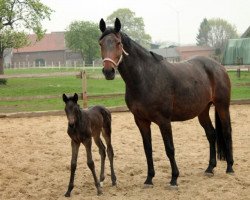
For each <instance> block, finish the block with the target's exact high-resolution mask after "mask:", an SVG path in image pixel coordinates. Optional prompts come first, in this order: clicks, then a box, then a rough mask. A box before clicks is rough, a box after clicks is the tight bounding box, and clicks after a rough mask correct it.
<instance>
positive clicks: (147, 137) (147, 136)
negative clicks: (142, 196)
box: [134, 116, 155, 186]
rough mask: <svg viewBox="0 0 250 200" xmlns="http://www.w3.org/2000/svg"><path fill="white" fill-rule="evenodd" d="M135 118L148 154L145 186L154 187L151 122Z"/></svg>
mask: <svg viewBox="0 0 250 200" xmlns="http://www.w3.org/2000/svg"><path fill="white" fill-rule="evenodd" d="M134 117H135V123H136V125H137V126H138V128H139V130H140V132H141V136H142V141H143V146H144V151H145V154H146V159H147V165H148V175H147V179H146V181H145V182H144V184H145V186H153V182H152V179H153V177H154V176H155V170H154V163H153V155H152V139H151V129H150V124H151V122H150V121H146V120H141V119H139V118H137V117H136V116H134Z"/></svg>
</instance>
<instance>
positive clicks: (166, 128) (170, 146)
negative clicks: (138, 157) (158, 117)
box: [159, 121, 179, 186]
mask: <svg viewBox="0 0 250 200" xmlns="http://www.w3.org/2000/svg"><path fill="white" fill-rule="evenodd" d="M159 127H160V130H161V135H162V138H163V142H164V146H165V150H166V154H167V156H168V158H169V161H170V165H171V169H172V178H171V181H170V186H177V178H178V176H179V170H178V167H177V164H176V161H175V150H174V143H173V136H172V128H171V123H170V121H167V122H163V123H162V124H160V125H159Z"/></svg>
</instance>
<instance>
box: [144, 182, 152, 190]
mask: <svg viewBox="0 0 250 200" xmlns="http://www.w3.org/2000/svg"><path fill="white" fill-rule="evenodd" d="M153 187H154V185H153V184H146V183H144V185H143V189H147V188H153Z"/></svg>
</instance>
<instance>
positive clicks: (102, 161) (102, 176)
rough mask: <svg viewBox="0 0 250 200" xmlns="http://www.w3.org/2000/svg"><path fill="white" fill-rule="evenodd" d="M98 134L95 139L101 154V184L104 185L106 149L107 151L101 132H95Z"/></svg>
mask: <svg viewBox="0 0 250 200" xmlns="http://www.w3.org/2000/svg"><path fill="white" fill-rule="evenodd" d="M95 135H96V136H94V140H95V143H96V145H97V147H98V148H99V154H100V156H101V172H100V184H101V186H102V184H103V181H104V179H105V176H104V169H105V158H106V151H105V146H104V144H103V142H102V140H101V138H100V134H98V135H97V134H95Z"/></svg>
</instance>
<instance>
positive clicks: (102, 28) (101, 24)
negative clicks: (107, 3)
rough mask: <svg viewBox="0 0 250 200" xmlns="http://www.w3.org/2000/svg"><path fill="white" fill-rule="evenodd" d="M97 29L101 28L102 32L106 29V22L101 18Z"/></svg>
mask: <svg viewBox="0 0 250 200" xmlns="http://www.w3.org/2000/svg"><path fill="white" fill-rule="evenodd" d="M99 29H100V30H101V32H104V31H105V30H106V23H105V21H104V20H103V18H102V19H101V20H100V22H99Z"/></svg>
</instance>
